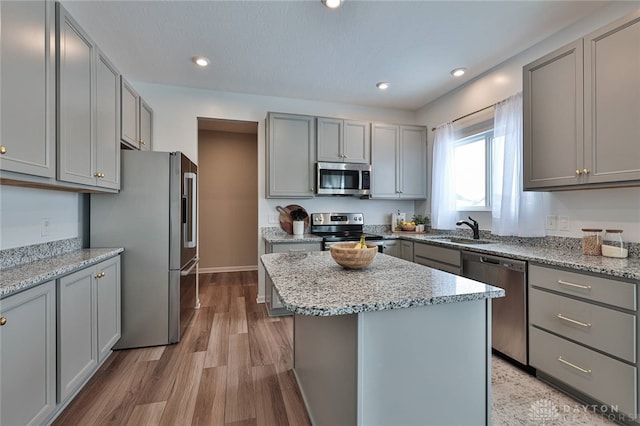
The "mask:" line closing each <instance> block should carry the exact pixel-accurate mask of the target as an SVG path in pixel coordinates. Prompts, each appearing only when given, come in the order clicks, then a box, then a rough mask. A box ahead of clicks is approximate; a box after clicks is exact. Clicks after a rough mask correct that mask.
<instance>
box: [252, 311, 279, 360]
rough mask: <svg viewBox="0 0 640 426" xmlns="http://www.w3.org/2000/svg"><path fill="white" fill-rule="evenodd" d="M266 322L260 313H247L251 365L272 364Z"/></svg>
mask: <svg viewBox="0 0 640 426" xmlns="http://www.w3.org/2000/svg"><path fill="white" fill-rule="evenodd" d="M267 321H268V320H267V319H265V316H264V314H262V313H260V312H247V327H248V335H249V350H250V354H251V364H252V365H267V364H273V362H274V359H273V353H272V347H271V343H272V342H273V340H271V339H269V335H268V330H267V327H268V325H267V324H266V322H267Z"/></svg>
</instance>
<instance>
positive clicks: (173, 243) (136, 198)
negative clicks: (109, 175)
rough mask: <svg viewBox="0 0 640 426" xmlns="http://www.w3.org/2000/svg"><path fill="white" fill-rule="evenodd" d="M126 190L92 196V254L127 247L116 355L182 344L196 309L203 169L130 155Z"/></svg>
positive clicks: (175, 158)
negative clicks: (198, 194)
mask: <svg viewBox="0 0 640 426" xmlns="http://www.w3.org/2000/svg"><path fill="white" fill-rule="evenodd" d="M121 156H122V157H121V190H120V192H119V193H117V194H92V195H91V214H90V216H91V219H90V220H91V223H90V229H91V232H90V239H91V247H124V249H125V250H124V252H123V253H122V292H121V300H122V337H121V339H120V341H119V342H118V343H117V344H116V346H115V349H125V348H136V347H144V346H156V345H166V344H170V343H176V342H179V341H180V336H181V334H183V333H184V329H185V327H186V326H187V324H188V322H189V320H190V319H191V317H192V315H193V312H194V309H195V304H196V283H195V267H196V265H197V263H198V257H197V232H196V231H197V228H196V218H197V205H196V199H197V197H196V188H197V166H196V165H195V164H193V163H192V162H191V161H190V160H189V159H188V158H187V157H186V156H185V155H184V154H182V153H180V152H155V151H152V152H149V151H132V150H131V151H130V150H126V151H125V150H123V151H122V154H121Z"/></svg>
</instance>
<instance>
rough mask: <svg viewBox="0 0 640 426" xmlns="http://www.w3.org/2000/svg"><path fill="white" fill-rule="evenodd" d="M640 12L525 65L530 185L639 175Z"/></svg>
mask: <svg viewBox="0 0 640 426" xmlns="http://www.w3.org/2000/svg"><path fill="white" fill-rule="evenodd" d="M638 40H640V12H636V13H634V14H633V15H631V16H627V17H625V18H623V19H621V20H618V21H616V22H614V23H612V24H610V25H608V26H606V27H604V28H602V29H600V30H598V31H595V32H593V33H592V34H590V35H588V36H587V37H585V38H583V39H580V40H577V41H576V42H574V43H571V44H570V45H567V46H565V47H563V48H561V49H559V50H557V51H555V52H552V53H550V54H548V55H546V56H544V57H542V58H540V59H538V60H537V61H534V62H532V63H531V64H528V65H526V66H525V67H524V68H523V89H524V90H523V93H524V123H523V130H524V155H523V157H524V162H523V171H524V187H525V189H556V188H562V187H575V186H577V185H596V186H597V185H602V184H606V185H611V184H616V185H628V184H634V183H635V184H637V182H638V181H639V180H640V150H639V149H638V143H637V138H638V134H640V120H639V119H638V117H640V96H639V94H638V90H639V89H638V87H640V48H639V46H638Z"/></svg>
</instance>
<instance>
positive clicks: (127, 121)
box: [120, 77, 153, 151]
mask: <svg viewBox="0 0 640 426" xmlns="http://www.w3.org/2000/svg"><path fill="white" fill-rule="evenodd" d="M120 84H121V86H120V90H121V96H122V99H121V105H122V107H121V114H122V122H121V127H120V140H121V141H122V143H123V144H124V145H125V146H126V147H129V148H132V149H139V150H142V151H151V138H152V125H153V110H152V109H151V107H150V106H149V104H147V103H146V102H145V101H144V99H142V97H140V95H139V94H138V92H136V90H135V89H134V88H133V87H132V86H131V84H129V82H128V81H127V80H125V79H124V77H122V78H121V79H120Z"/></svg>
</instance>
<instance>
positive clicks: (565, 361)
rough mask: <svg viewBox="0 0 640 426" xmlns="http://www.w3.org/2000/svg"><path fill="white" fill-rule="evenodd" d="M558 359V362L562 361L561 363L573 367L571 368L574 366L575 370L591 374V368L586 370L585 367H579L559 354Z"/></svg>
mask: <svg viewBox="0 0 640 426" xmlns="http://www.w3.org/2000/svg"><path fill="white" fill-rule="evenodd" d="M558 361H560V362H561V363H563V364H566V365H568V366H569V367H573V368H575V369H576V370H578V371H581V372H583V373H585V374H591V369H588V370H587V369H585V368H582V367H579V366H577V365H575V364H574V363H572V362H569V361H567V360H566V359H563V358H562V357H561V356H559V357H558Z"/></svg>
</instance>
